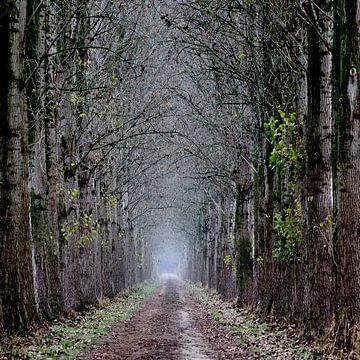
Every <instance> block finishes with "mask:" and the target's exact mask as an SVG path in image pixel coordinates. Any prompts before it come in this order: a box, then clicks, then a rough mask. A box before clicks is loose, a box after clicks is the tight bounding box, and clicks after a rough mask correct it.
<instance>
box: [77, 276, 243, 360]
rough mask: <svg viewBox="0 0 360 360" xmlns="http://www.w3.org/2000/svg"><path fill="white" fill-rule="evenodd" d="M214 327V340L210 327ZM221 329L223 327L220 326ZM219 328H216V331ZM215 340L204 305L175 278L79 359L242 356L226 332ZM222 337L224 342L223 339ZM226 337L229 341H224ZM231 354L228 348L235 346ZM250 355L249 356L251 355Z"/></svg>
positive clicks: (198, 359)
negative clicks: (203, 308) (207, 333)
mask: <svg viewBox="0 0 360 360" xmlns="http://www.w3.org/2000/svg"><path fill="white" fill-rule="evenodd" d="M209 327H210V328H212V336H211V338H212V341H211V343H210V342H209V336H207V335H206V330H205V329H209ZM218 330H219V331H221V329H218ZM216 331H217V330H216V329H215V332H216ZM216 338H218V339H219V341H218V340H213V339H214V324H209V319H206V317H205V316H204V314H202V313H201V308H200V307H198V306H197V304H196V303H195V301H194V300H193V299H192V298H191V297H190V295H189V293H188V292H187V291H186V290H185V288H184V286H183V285H182V283H181V282H180V281H179V280H178V279H176V278H175V277H171V276H169V277H167V278H164V279H163V280H162V283H161V286H160V287H159V289H158V290H157V291H156V292H155V294H154V295H153V296H151V297H150V298H148V299H147V300H146V301H145V302H144V304H143V305H142V307H141V308H140V309H139V310H138V311H137V312H136V313H135V314H134V315H133V316H132V317H131V318H129V319H128V320H127V321H126V322H125V323H123V324H121V325H120V326H119V327H117V328H114V329H113V331H112V332H111V333H110V334H109V335H108V336H106V337H104V338H102V339H101V340H100V342H99V345H98V346H97V347H96V348H95V349H93V350H91V351H89V352H87V353H85V354H84V355H82V356H81V357H79V358H78V359H83V360H85V359H87V360H94V359H144V360H145V359H147V360H150V359H154V360H155V359H156V360H160V359H167V360H171V359H180V360H182V359H183V360H185V359H192V360H209V359H211V360H212V359H239V358H241V357H240V353H239V352H238V351H237V352H236V354H235V353H234V351H233V349H234V346H231V345H234V344H231V342H230V340H226V334H220V333H219V334H218V336H215V339H216ZM220 339H221V342H220ZM224 339H225V340H224ZM231 347H232V351H231V354H230V353H228V354H227V355H226V353H227V351H226V349H231ZM247 358H248V357H247Z"/></svg>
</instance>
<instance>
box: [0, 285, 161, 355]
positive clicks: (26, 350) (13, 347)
mask: <svg viewBox="0 0 360 360" xmlns="http://www.w3.org/2000/svg"><path fill="white" fill-rule="evenodd" d="M157 287H158V282H156V281H154V282H144V283H142V284H140V285H137V286H136V287H134V288H132V289H129V290H126V291H124V292H122V293H121V294H119V295H118V296H117V297H115V298H114V299H102V300H101V301H99V304H98V305H93V306H90V307H89V309H88V310H87V311H86V312H83V313H81V314H80V313H75V312H71V313H70V314H71V316H68V317H67V318H60V319H57V320H54V321H53V322H52V323H45V324H43V325H42V326H39V327H38V328H36V329H35V330H34V331H33V332H32V333H30V334H27V335H24V334H23V335H20V334H19V335H12V336H9V335H6V336H5V335H3V336H2V337H1V339H0V360H10V359H49V360H51V359H57V360H58V359H60V360H70V359H75V358H76V356H78V355H79V354H80V353H82V352H83V351H84V350H86V349H88V348H90V347H91V346H92V344H93V343H94V340H95V339H97V338H99V337H101V336H103V335H106V334H107V333H108V332H109V331H110V329H111V328H112V326H114V325H115V324H116V323H118V322H121V321H124V320H126V319H127V318H128V317H129V316H130V315H131V314H133V313H134V312H135V311H136V310H137V309H138V308H139V306H140V305H141V303H142V301H143V300H144V299H146V298H147V297H149V296H150V295H151V294H152V293H153V292H154V291H155V289H156V288H157Z"/></svg>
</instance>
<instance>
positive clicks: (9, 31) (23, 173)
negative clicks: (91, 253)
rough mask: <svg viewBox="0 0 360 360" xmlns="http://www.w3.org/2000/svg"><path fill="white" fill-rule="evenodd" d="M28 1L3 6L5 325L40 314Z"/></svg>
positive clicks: (1, 313)
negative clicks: (32, 216)
mask: <svg viewBox="0 0 360 360" xmlns="http://www.w3.org/2000/svg"><path fill="white" fill-rule="evenodd" d="M26 5H27V4H26V1H25V0H17V1H10V0H7V1H3V2H1V5H0V14H1V18H0V21H1V22H0V42H1V44H2V50H1V54H0V69H1V70H0V71H1V72H2V75H1V77H0V79H1V86H0V92H1V94H0V143H1V150H0V234H1V235H0V264H1V265H0V304H1V309H0V328H2V329H24V328H26V327H28V326H29V325H30V324H31V323H32V322H33V321H34V320H35V319H36V317H37V314H36V307H35V296H34V284H33V272H32V252H31V237H30V221H29V189H28V181H29V173H28V168H29V164H28V155H27V150H28V148H27V146H28V141H27V136H28V134H27V113H26V89H25V86H24V79H23V75H24V66H23V65H24V64H23V59H24V53H25V49H24V32H25V23H26Z"/></svg>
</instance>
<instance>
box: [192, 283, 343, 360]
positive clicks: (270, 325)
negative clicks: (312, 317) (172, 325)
mask: <svg viewBox="0 0 360 360" xmlns="http://www.w3.org/2000/svg"><path fill="white" fill-rule="evenodd" d="M186 288H187V289H188V291H189V292H190V294H191V296H192V297H193V298H194V299H195V300H196V301H197V302H198V303H199V304H201V306H202V307H203V309H205V311H206V312H207V316H208V317H209V319H214V320H216V321H217V322H218V323H219V324H220V325H221V326H223V327H224V332H225V333H226V334H228V336H233V337H236V338H237V339H238V340H239V346H241V347H242V348H243V349H244V350H245V351H246V352H247V353H248V354H249V356H251V358H258V359H304V360H305V359H345V358H347V357H346V356H345V355H344V356H342V355H341V354H336V355H334V354H329V353H327V352H326V351H325V349H324V346H322V345H319V344H317V343H316V342H315V341H313V342H311V341H308V340H306V339H305V338H304V336H303V335H302V332H301V330H300V329H297V328H296V327H295V326H294V325H286V323H285V322H284V323H281V322H278V321H276V319H275V318H273V319H265V318H263V317H261V316H259V315H258V313H257V312H256V311H253V310H250V309H246V308H239V307H237V306H236V305H235V303H234V302H231V301H226V300H224V299H222V297H221V295H220V294H218V293H217V292H216V291H215V290H213V289H209V288H206V287H202V286H201V285H198V284H193V283H190V282H187V283H186Z"/></svg>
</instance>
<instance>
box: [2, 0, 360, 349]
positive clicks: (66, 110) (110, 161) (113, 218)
mask: <svg viewBox="0 0 360 360" xmlns="http://www.w3.org/2000/svg"><path fill="white" fill-rule="evenodd" d="M359 39H360V0H334V1H330V0H295V1H290V0H275V1H274V0H272V1H270V0H262V1H260V0H231V1H230V0H181V1H180V0H179V1H172V0H134V1H126V2H125V1H124V2H123V1H110V0H52V1H50V0H2V1H1V3H0V43H1V44H2V49H1V51H0V72H1V76H0V92H1V94H0V144H1V148H0V331H13V330H24V329H25V330H26V329H27V328H28V327H29V326H31V325H32V324H33V323H36V322H39V321H41V320H42V319H45V318H53V317H56V316H58V315H60V314H62V313H65V312H67V311H69V310H70V309H81V308H82V307H84V306H86V304H89V303H94V302H97V301H99V299H101V298H103V297H112V296H115V295H116V294H117V293H118V292H119V291H121V290H122V289H125V288H128V287H131V286H132V285H134V284H135V283H137V282H140V281H143V280H146V279H148V278H152V277H154V276H155V275H156V273H157V272H158V271H160V270H161V264H167V265H168V266H170V269H171V270H173V268H174V264H175V265H176V267H177V270H178V271H179V272H181V273H182V275H183V276H184V277H185V278H189V279H191V280H193V281H200V282H202V284H204V285H207V286H210V287H212V288H215V289H217V290H218V291H219V292H220V293H221V294H222V295H224V296H225V297H229V298H232V297H236V298H237V303H238V306H246V305H250V306H253V307H254V308H257V309H258V310H259V311H260V312H261V313H264V314H268V313H272V314H274V315H276V316H279V317H284V318H286V319H287V320H288V321H289V322H290V321H291V322H292V323H296V324H297V325H298V326H299V327H302V328H304V329H305V331H306V332H307V333H308V334H310V335H314V336H324V337H326V338H328V339H331V340H332V341H333V343H334V344H335V346H338V347H347V348H351V347H354V346H355V347H356V344H357V343H358V339H359V336H360V332H359V329H360V295H359V288H360V216H359V215H360V187H359V180H360V124H359V120H360V98H359V91H358V90H359V75H358V71H359V67H360V40H359ZM169 264H170V265H169Z"/></svg>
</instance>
